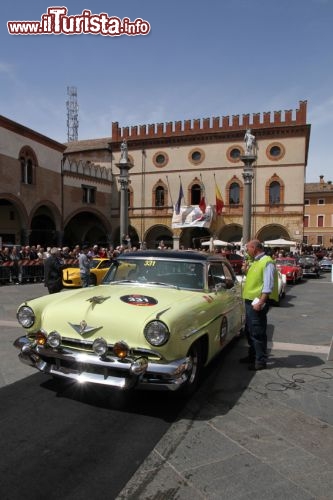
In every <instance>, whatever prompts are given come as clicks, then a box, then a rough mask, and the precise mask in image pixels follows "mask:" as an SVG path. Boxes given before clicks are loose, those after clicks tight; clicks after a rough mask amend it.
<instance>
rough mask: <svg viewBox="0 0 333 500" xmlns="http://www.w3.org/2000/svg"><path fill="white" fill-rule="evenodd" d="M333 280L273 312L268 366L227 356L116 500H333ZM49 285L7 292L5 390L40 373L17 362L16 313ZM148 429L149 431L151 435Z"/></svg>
mask: <svg viewBox="0 0 333 500" xmlns="http://www.w3.org/2000/svg"><path fill="white" fill-rule="evenodd" d="M330 278H331V277H330V275H323V276H322V277H321V278H320V279H319V280H314V279H313V280H307V281H305V280H304V282H303V283H302V284H300V285H296V286H290V287H288V291H287V296H286V298H285V299H284V301H283V302H282V304H281V306H280V307H274V308H272V309H271V311H270V312H269V327H268V333H269V339H270V349H271V352H270V358H269V363H268V369H267V370H264V371H260V372H255V373H254V372H249V371H248V370H247V367H246V366H245V365H241V364H239V363H238V359H239V358H240V357H242V356H244V355H245V354H246V349H247V347H246V344H245V341H244V339H240V340H239V341H237V342H236V343H235V344H234V345H232V346H230V347H229V348H227V349H226V352H225V353H224V354H222V356H220V357H218V358H217V359H216V360H215V362H213V364H212V365H211V367H210V368H209V369H208V370H207V373H206V374H205V378H204V380H203V383H202V384H201V386H200V388H199V390H198V391H197V393H196V394H195V396H194V397H192V398H191V399H190V400H189V401H188V403H187V405H186V406H185V408H184V410H183V411H182V413H181V415H179V417H178V419H177V420H176V421H175V422H174V423H173V424H172V426H171V428H170V430H169V431H168V432H167V433H166V434H165V435H164V436H163V438H162V439H161V440H160V441H159V442H158V443H157V445H156V447H155V449H154V450H153V451H152V453H151V454H150V455H149V456H148V457H147V458H146V460H145V461H144V462H143V463H142V464H141V466H140V467H139V468H138V470H137V471H136V473H135V474H134V476H133V477H132V478H131V480H130V481H129V483H128V484H127V485H126V487H125V488H124V489H123V491H122V492H121V493H120V494H119V496H118V497H117V500H125V499H126V500H130V499H133V500H136V499H140V500H164V499H165V500H171V499H177V500H178V499H179V500H180V499H181V500H186V499H191V500H197V499H219V500H221V499H228V500H230V499H233V500H238V499H250V498H251V499H253V498H256V499H263V500H267V498H269V499H270V500H272V499H279V500H280V499H281V500H282V499H283V500H284V499H285V498H288V500H293V499H295V500H296V499H299V500H308V499H309V500H310V499H316V500H324V499H325V500H328V499H332V498H333V454H332V449H333V361H329V360H328V357H331V356H332V349H331V342H332V335H333V330H332V326H331V325H332V306H331V304H332V299H331V297H332V291H333V283H332V282H331V279H330ZM45 293H46V290H45V288H44V287H43V285H42V284H30V285H24V286H15V285H12V286H6V287H1V288H0V295H1V306H0V328H1V335H0V356H1V364H0V386H3V385H6V384H9V383H12V382H14V381H15V380H18V379H20V378H23V377H25V376H28V375H30V374H32V373H35V370H33V369H32V368H29V367H27V366H24V365H22V364H21V363H19V362H18V360H17V352H16V350H15V349H14V348H13V347H12V341H13V340H14V339H15V338H16V337H17V336H18V335H20V333H21V331H22V330H21V328H19V327H18V326H17V323H16V319H15V311H16V308H17V306H18V304H19V303H20V302H21V301H23V300H24V299H28V298H32V297H34V296H37V295H42V294H45ZM147 432H149V429H147Z"/></svg>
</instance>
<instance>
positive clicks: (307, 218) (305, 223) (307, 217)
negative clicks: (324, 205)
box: [303, 215, 309, 227]
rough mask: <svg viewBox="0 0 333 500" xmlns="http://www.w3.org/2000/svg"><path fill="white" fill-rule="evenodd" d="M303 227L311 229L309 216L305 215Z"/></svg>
mask: <svg viewBox="0 0 333 500" xmlns="http://www.w3.org/2000/svg"><path fill="white" fill-rule="evenodd" d="M303 225H304V227H309V216H308V215H304V218H303Z"/></svg>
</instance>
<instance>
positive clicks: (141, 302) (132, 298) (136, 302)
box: [120, 294, 157, 306]
mask: <svg viewBox="0 0 333 500" xmlns="http://www.w3.org/2000/svg"><path fill="white" fill-rule="evenodd" d="M120 300H122V301H123V302H126V304H131V306H154V305H156V304H157V300H156V299H154V298H153V297H148V296H147V295H136V294H133V295H123V296H122V297H120Z"/></svg>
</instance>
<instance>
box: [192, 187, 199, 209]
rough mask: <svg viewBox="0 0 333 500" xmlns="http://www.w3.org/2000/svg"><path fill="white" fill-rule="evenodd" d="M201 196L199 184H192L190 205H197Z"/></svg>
mask: <svg viewBox="0 0 333 500" xmlns="http://www.w3.org/2000/svg"><path fill="white" fill-rule="evenodd" d="M200 198H201V186H200V185H199V184H193V186H192V187H191V205H199V203H200Z"/></svg>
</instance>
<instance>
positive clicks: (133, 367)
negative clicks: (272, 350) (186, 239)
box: [14, 250, 245, 392]
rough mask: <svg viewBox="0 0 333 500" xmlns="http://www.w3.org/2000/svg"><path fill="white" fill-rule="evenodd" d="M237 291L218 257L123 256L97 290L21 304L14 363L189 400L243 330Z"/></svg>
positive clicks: (151, 253) (179, 254)
mask: <svg viewBox="0 0 333 500" xmlns="http://www.w3.org/2000/svg"><path fill="white" fill-rule="evenodd" d="M244 316H245V314H244V302H243V300H242V298H241V285H240V284H239V283H238V281H237V278H236V275H235V273H234V271H233V269H232V267H231V265H230V263H229V261H228V260H227V259H225V258H223V257H221V256H219V255H218V254H207V253H201V252H195V251H172V250H167V251H163V250H150V251H148V250H147V251H140V252H128V253H123V254H121V255H119V257H118V258H117V259H116V260H115V261H113V262H112V264H111V267H110V269H109V271H108V273H107V275H106V276H105V278H104V280H103V282H102V284H101V285H99V286H97V287H88V288H81V289H79V290H70V291H67V290H66V291H62V292H59V293H57V294H53V295H47V296H43V297H40V298H37V299H34V300H30V301H26V302H24V303H23V304H22V305H21V306H20V307H19V308H18V311H17V318H18V321H19V323H20V324H21V326H22V327H23V328H24V329H25V334H24V335H23V336H21V337H20V338H18V339H17V340H16V341H15V343H14V345H15V347H17V348H18V349H19V351H20V353H19V358H20V360H21V361H22V362H24V363H27V364H29V365H31V366H33V367H35V368H37V369H38V370H40V371H41V372H44V373H46V374H50V375H52V376H56V377H62V378H65V379H71V380H74V381H77V382H80V383H83V382H89V383H96V384H101V385H105V386H111V387H116V388H119V389H130V388H134V387H136V388H153V389H158V390H161V389H168V390H171V391H175V390H177V389H182V390H183V391H184V392H192V391H193V390H194V388H195V386H196V384H197V381H198V379H199V376H200V373H201V370H202V368H203V367H204V366H205V365H207V364H208V363H209V362H210V361H211V360H212V359H213V358H214V357H215V356H216V355H217V354H218V353H219V352H220V351H221V350H222V349H223V348H224V347H225V346H226V345H227V344H228V343H229V342H230V341H231V340H232V339H233V338H234V337H236V336H237V335H238V334H239V333H240V332H241V330H242V328H243V326H244Z"/></svg>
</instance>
